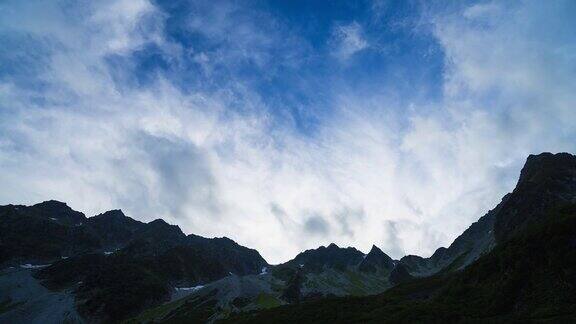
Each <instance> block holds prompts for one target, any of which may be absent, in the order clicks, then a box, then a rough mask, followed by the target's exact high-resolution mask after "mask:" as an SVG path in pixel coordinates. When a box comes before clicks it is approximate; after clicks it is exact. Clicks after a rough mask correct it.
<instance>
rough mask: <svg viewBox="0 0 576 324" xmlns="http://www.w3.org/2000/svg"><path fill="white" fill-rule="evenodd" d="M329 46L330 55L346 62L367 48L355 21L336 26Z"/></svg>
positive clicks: (360, 28)
mask: <svg viewBox="0 0 576 324" xmlns="http://www.w3.org/2000/svg"><path fill="white" fill-rule="evenodd" d="M330 44H331V47H332V55H334V56H335V57H336V58H338V59H339V60H341V61H346V60H348V59H349V58H350V57H351V56H353V55H354V54H356V53H358V52H360V51H362V50H364V49H366V48H368V47H369V43H368V41H367V40H366V39H365V38H364V35H363V30H362V26H360V24H358V23H357V22H355V21H354V22H351V23H349V24H336V25H335V26H334V28H333V31H332V38H331V39H330Z"/></svg>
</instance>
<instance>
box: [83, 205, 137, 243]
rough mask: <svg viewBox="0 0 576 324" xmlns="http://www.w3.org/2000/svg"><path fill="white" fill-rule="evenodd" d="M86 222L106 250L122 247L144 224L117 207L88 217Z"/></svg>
mask: <svg viewBox="0 0 576 324" xmlns="http://www.w3.org/2000/svg"><path fill="white" fill-rule="evenodd" d="M87 223H88V225H89V226H90V227H91V228H92V229H93V230H94V231H95V232H96V233H97V235H98V236H99V237H100V239H101V243H102V246H103V248H104V249H105V250H108V251H113V250H116V249H119V248H122V247H124V246H125V245H126V244H127V243H128V242H129V241H130V240H132V239H133V238H134V235H135V234H136V233H137V232H138V231H140V230H142V229H143V227H144V226H145V224H144V223H142V222H139V221H137V220H134V219H132V218H130V217H128V216H126V215H124V213H123V212H122V211H121V210H119V209H115V210H110V211H107V212H105V213H102V214H99V215H96V216H94V217H90V218H89V219H88V220H87Z"/></svg>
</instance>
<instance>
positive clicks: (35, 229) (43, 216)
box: [0, 201, 101, 265]
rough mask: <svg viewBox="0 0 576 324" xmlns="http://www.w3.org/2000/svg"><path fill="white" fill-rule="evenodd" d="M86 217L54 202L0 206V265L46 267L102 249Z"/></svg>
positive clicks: (62, 204)
mask: <svg viewBox="0 0 576 324" xmlns="http://www.w3.org/2000/svg"><path fill="white" fill-rule="evenodd" d="M84 221H85V217H84V215H83V214H82V213H78V212H74V211H72V210H71V209H70V208H69V207H68V206H66V204H64V203H58V202H54V201H50V202H45V203H42V204H37V205H34V206H30V207H26V206H15V205H7V206H0V265H2V264H6V263H10V262H14V263H16V264H18V263H30V262H32V263H46V262H48V261H50V260H54V259H60V258H61V257H66V256H70V255H75V254H79V253H84V252H88V251H95V250H98V249H100V247H101V245H100V240H99V238H98V236H96V235H95V234H94V233H93V232H91V231H89V230H87V228H86V226H85V225H84V224H83V222H84Z"/></svg>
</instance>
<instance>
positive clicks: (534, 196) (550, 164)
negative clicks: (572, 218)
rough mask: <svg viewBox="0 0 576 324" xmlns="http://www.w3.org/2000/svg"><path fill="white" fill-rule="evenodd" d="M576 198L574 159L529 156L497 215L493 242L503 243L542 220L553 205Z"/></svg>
mask: <svg viewBox="0 0 576 324" xmlns="http://www.w3.org/2000/svg"><path fill="white" fill-rule="evenodd" d="M575 199H576V156H574V155H572V154H568V153H557V154H552V153H542V154H538V155H530V156H529V157H528V158H527V159H526V163H525V164H524V167H523V168H522V171H521V172H520V179H519V180H518V184H517V185H516V188H514V191H512V193H511V194H510V195H509V196H508V197H507V198H506V200H503V202H502V206H501V207H499V209H500V210H499V211H498V213H497V216H496V223H495V226H494V231H495V235H496V240H497V241H498V242H502V241H503V240H506V239H507V238H508V237H510V236H511V234H512V233H515V232H518V231H520V230H522V229H523V228H525V227H526V226H528V225H529V224H531V223H537V222H541V221H543V220H544V218H545V216H546V214H547V213H548V210H549V209H550V208H552V207H554V206H560V205H562V204H566V203H570V202H571V201H574V200H575Z"/></svg>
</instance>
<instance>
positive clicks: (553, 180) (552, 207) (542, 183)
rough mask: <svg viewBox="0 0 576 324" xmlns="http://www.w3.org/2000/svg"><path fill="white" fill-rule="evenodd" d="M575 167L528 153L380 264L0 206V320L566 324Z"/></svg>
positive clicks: (575, 283) (119, 217)
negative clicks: (446, 221)
mask: <svg viewBox="0 0 576 324" xmlns="http://www.w3.org/2000/svg"><path fill="white" fill-rule="evenodd" d="M575 305H576V157H575V156H573V155H570V154H568V153H559V154H551V153H542V154H539V155H530V156H529V157H528V159H527V161H526V163H525V165H524V167H523V169H522V171H521V173H520V178H519V180H518V183H517V185H516V188H515V189H514V190H513V191H512V192H511V193H509V194H507V195H506V196H504V197H503V199H502V201H501V202H500V203H499V204H498V205H497V206H496V207H495V208H494V209H492V210H491V211H489V212H488V213H487V214H486V215H484V216H482V217H480V219H479V220H478V221H477V222H475V223H473V224H472V225H471V226H470V227H469V228H468V229H467V230H465V231H464V232H463V233H462V234H461V235H460V236H458V237H457V238H456V239H455V240H454V242H453V243H452V244H451V245H450V246H449V247H447V248H443V247H442V248H439V249H437V250H436V252H435V253H434V254H433V255H432V256H431V257H429V258H422V257H419V256H413V255H409V256H405V257H403V258H401V259H400V260H393V259H392V258H391V257H389V256H388V255H386V253H384V252H383V251H382V250H381V249H379V248H378V247H376V246H373V247H372V248H371V250H370V251H369V253H367V254H364V253H362V252H361V251H359V250H357V249H355V248H353V247H347V248H342V247H338V246H337V245H335V244H330V245H328V246H322V247H319V248H317V249H312V250H307V251H304V252H301V253H300V254H298V255H297V256H296V257H294V259H292V260H290V261H288V262H285V263H283V264H279V265H270V264H268V263H267V262H266V261H265V260H264V259H263V258H262V256H260V254H259V253H258V252H257V251H256V250H254V249H250V248H247V247H243V246H241V245H239V244H237V243H235V242H234V241H233V240H231V239H229V238H225V237H224V238H204V237H201V236H197V235H193V234H190V235H186V234H184V233H183V232H182V231H181V230H180V228H179V227H178V226H175V225H170V224H168V223H166V222H165V221H163V220H161V219H157V220H154V221H152V222H149V223H143V222H140V221H137V220H134V219H132V218H130V217H128V216H126V215H125V214H124V213H123V212H122V211H120V210H111V211H108V212H105V213H103V214H100V215H96V216H93V217H86V216H85V215H84V214H83V213H81V212H78V211H74V210H72V209H71V208H70V207H68V206H67V205H66V204H65V203H63V202H58V201H46V202H43V203H39V204H36V205H33V206H22V205H6V206H0V322H1V323H3V322H6V323H21V322H22V323H23V322H26V323H61V322H73V323H75V322H80V323H82V322H94V323H99V322H132V323H146V322H172V323H175V322H217V321H222V322H233V323H236V322H241V323H252V322H254V323H256V322H265V323H274V322H278V323H304V322H325V323H328V322H342V323H349V322H375V323H376V322H378V323H382V322H419V323H421V322H486V321H491V322H498V321H503V322H504V321H505V322H508V321H523V322H531V321H553V322H556V321H561V322H562V321H570V320H573V319H576V317H575V316H576V308H575Z"/></svg>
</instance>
